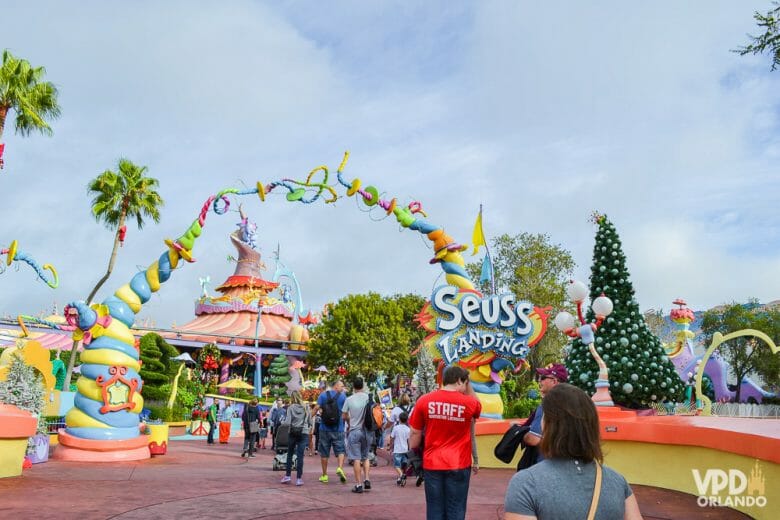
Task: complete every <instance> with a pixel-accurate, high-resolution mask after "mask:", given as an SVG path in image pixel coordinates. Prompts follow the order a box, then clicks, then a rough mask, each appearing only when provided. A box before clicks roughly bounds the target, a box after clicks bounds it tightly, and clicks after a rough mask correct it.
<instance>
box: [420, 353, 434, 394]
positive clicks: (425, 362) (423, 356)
mask: <svg viewBox="0 0 780 520" xmlns="http://www.w3.org/2000/svg"><path fill="white" fill-rule="evenodd" d="M414 375H415V378H416V379H417V388H418V389H419V390H420V393H421V394H427V393H428V392H433V391H434V390H436V388H437V385H436V368H435V367H434V366H433V359H431V354H430V353H429V352H428V349H426V348H423V349H420V352H419V353H418V354H417V370H416V372H415V374H414Z"/></svg>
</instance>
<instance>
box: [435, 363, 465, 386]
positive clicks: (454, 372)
mask: <svg viewBox="0 0 780 520" xmlns="http://www.w3.org/2000/svg"><path fill="white" fill-rule="evenodd" d="M468 378H469V373H468V371H467V370H466V369H465V368H462V367H459V366H458V365H451V366H448V367H447V368H445V369H444V374H442V377H441V379H442V383H441V384H443V385H454V384H455V383H458V382H460V381H466V380H467V379H468Z"/></svg>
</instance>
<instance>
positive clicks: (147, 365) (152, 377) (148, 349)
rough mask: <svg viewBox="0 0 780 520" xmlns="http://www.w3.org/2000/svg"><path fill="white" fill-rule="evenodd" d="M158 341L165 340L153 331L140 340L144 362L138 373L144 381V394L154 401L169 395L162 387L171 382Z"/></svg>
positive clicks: (141, 355) (142, 360)
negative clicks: (162, 359)
mask: <svg viewBox="0 0 780 520" xmlns="http://www.w3.org/2000/svg"><path fill="white" fill-rule="evenodd" d="M158 338H159V340H158ZM158 341H162V342H164V341H165V340H164V339H162V338H161V337H160V336H158V335H157V334H153V333H152V334H146V335H144V336H143V337H142V338H141V341H140V342H139V346H140V351H141V352H140V357H141V362H142V364H141V370H140V371H139V372H138V373H139V374H140V375H141V379H143V381H144V386H143V389H142V394H143V396H144V398H145V399H147V400H154V401H162V400H163V399H165V398H166V397H167V396H166V395H165V392H164V391H163V390H162V388H161V387H162V386H163V385H165V384H167V383H169V382H170V377H169V375H168V374H167V370H166V367H165V364H164V363H163V362H162V361H161V358H162V357H163V353H162V351H161V350H160V349H159V347H158V346H157V345H158Z"/></svg>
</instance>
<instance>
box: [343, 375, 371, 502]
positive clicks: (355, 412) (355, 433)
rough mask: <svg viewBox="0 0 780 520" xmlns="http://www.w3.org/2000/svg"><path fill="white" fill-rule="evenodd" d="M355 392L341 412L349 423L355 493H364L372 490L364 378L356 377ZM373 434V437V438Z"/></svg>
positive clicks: (350, 455)
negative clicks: (365, 424) (365, 414)
mask: <svg viewBox="0 0 780 520" xmlns="http://www.w3.org/2000/svg"><path fill="white" fill-rule="evenodd" d="M352 388H353V389H354V392H353V393H352V395H351V396H349V397H348V398H347V400H346V401H344V406H343V407H342V409H341V411H342V412H344V420H346V421H349V424H348V431H347V456H348V457H349V458H350V460H352V468H353V470H354V472H355V487H354V488H352V492H353V493H362V492H363V491H364V490H366V491H368V490H369V489H371V480H370V478H369V476H368V474H369V470H370V467H371V464H370V462H369V460H368V445H369V439H368V433H367V432H366V430H365V429H364V427H363V415H364V413H365V410H366V405H367V404H368V394H367V393H366V392H365V391H364V389H363V378H362V377H356V378H355V381H353V383H352ZM373 435H374V434H373V432H372V433H371V436H373Z"/></svg>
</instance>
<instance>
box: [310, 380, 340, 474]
mask: <svg viewBox="0 0 780 520" xmlns="http://www.w3.org/2000/svg"><path fill="white" fill-rule="evenodd" d="M346 400H347V394H346V393H345V392H344V382H343V381H341V380H340V379H339V380H337V381H336V382H335V383H333V385H332V387H331V388H330V389H329V390H326V391H324V392H322V393H321V394H320V396H319V397H318V398H317V408H318V409H319V410H320V411H322V410H323V409H325V408H328V407H330V406H335V407H336V412H337V414H336V415H337V418H336V420H337V422H336V424H335V425H333V424H325V421H324V420H323V416H322V413H321V415H320V424H319V439H318V442H317V451H318V452H319V454H320V462H321V463H322V475H321V476H320V479H319V480H320V482H322V483H323V484H327V483H328V460H329V459H330V451H331V447H332V448H333V454H334V455H335V456H336V459H337V460H338V463H339V465H338V467H337V468H336V475H338V477H339V480H341V483H342V484H344V483H346V482H347V475H346V473H344V453H345V449H344V418H343V417H342V415H341V409H342V407H343V406H344V401H346ZM329 422H330V421H329Z"/></svg>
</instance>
